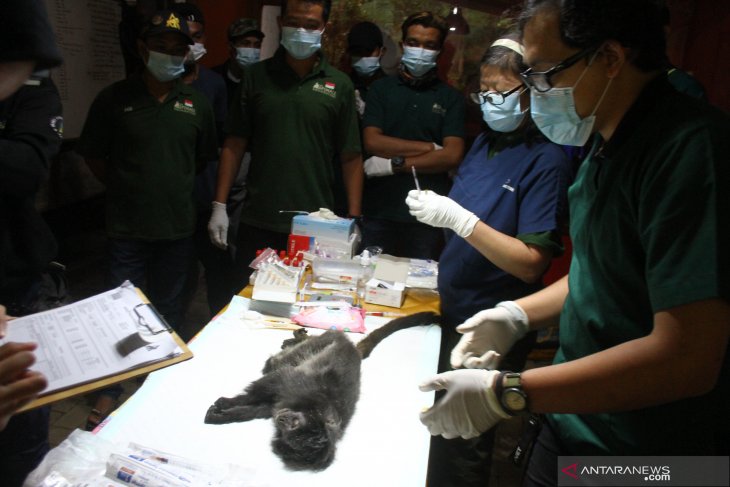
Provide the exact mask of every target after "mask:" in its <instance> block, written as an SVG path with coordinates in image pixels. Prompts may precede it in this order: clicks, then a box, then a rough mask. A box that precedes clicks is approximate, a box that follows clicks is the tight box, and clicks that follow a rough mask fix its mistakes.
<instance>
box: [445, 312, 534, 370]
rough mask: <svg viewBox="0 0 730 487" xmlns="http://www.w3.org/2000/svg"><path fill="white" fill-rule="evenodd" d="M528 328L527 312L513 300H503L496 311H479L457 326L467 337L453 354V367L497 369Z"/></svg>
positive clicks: (457, 329) (463, 338)
mask: <svg viewBox="0 0 730 487" xmlns="http://www.w3.org/2000/svg"><path fill="white" fill-rule="evenodd" d="M529 329H530V324H529V321H528V319H527V314H526V313H525V310H523V309H522V308H521V307H520V306H519V305H518V304H517V303H515V302H514V301H502V302H501V303H497V306H495V307H494V308H490V309H485V310H484V311H480V312H479V313H477V314H475V315H474V316H472V317H471V318H469V319H468V320H466V321H465V322H464V323H462V324H461V325H459V326H457V327H456V331H458V332H459V333H463V334H464V336H463V337H461V340H459V343H458V344H457V345H456V346H455V347H454V349H453V350H452V351H451V366H452V367H454V368H455V369H456V368H459V367H466V368H469V369H493V368H496V367H497V365H498V364H499V359H500V356H501V355H504V354H506V353H507V352H509V349H510V348H512V345H514V344H515V343H516V342H517V340H519V339H520V338H522V337H523V336H525V334H526V333H527V332H528V331H529Z"/></svg>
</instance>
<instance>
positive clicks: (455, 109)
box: [362, 75, 464, 222]
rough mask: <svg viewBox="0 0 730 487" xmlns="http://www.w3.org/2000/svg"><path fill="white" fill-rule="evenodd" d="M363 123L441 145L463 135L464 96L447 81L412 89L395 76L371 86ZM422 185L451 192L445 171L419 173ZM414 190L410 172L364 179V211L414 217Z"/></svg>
mask: <svg viewBox="0 0 730 487" xmlns="http://www.w3.org/2000/svg"><path fill="white" fill-rule="evenodd" d="M362 125H363V127H377V128H379V129H381V130H382V131H383V134H384V135H387V136H389V137H396V138H399V139H406V140H417V141H424V142H435V143H437V144H438V145H441V146H443V145H444V138H446V137H462V138H463V137H464V97H463V96H462V95H461V93H459V92H458V91H456V90H455V89H454V88H451V87H450V86H449V85H447V84H446V83H444V82H442V81H439V80H436V82H435V83H434V84H432V85H430V86H428V87H425V88H419V89H415V88H412V87H410V86H408V85H406V84H405V83H403V81H401V79H400V78H399V77H398V76H397V75H393V76H388V77H386V78H383V79H380V80H378V81H376V82H375V83H373V84H372V85H370V89H369V90H368V95H367V99H366V100H365V115H364V116H363V121H362ZM418 180H419V183H420V185H421V188H423V189H430V190H431V191H434V192H436V193H438V194H442V195H446V194H448V192H449V186H450V183H449V177H448V174H447V173H446V172H443V173H439V174H419V175H418ZM412 189H415V186H414V182H413V176H412V175H411V174H410V173H407V174H406V173H399V174H394V175H392V176H382V177H374V178H368V179H367V180H366V181H365V192H364V195H363V214H364V215H365V216H368V217H371V218H382V219H384V220H391V221H401V222H415V221H416V219H415V218H414V217H412V216H411V215H410V214H409V213H408V206H407V205H406V204H405V199H406V196H407V195H408V191H410V190H412Z"/></svg>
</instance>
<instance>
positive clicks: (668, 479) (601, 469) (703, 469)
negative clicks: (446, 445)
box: [558, 456, 730, 487]
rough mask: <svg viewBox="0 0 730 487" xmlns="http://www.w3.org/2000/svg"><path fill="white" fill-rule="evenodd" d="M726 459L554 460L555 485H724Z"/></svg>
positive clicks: (726, 481)
mask: <svg viewBox="0 0 730 487" xmlns="http://www.w3.org/2000/svg"><path fill="white" fill-rule="evenodd" d="M728 463H729V462H728V457H709V456H706V457H689V456H685V457H679V456H677V457H558V485H559V486H583V485H592V486H593V485H594V486H643V485H671V486H685V485H686V486H697V485H707V486H708V487H709V486H728V485H730V484H729V483H728V482H730V480H729V479H728V475H730V474H729V473H728Z"/></svg>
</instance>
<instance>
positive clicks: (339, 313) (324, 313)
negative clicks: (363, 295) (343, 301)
mask: <svg viewBox="0 0 730 487" xmlns="http://www.w3.org/2000/svg"><path fill="white" fill-rule="evenodd" d="M292 320H293V321H294V322H295V323H297V324H300V325H302V326H309V327H312V328H322V329H325V330H339V331H349V332H354V333H365V331H366V329H365V310H364V309H362V308H358V307H354V306H347V305H344V306H310V307H306V308H304V309H303V310H302V311H300V312H299V313H298V314H296V315H295V316H293V317H292Z"/></svg>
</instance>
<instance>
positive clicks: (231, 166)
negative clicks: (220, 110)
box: [215, 137, 247, 204]
mask: <svg viewBox="0 0 730 487" xmlns="http://www.w3.org/2000/svg"><path fill="white" fill-rule="evenodd" d="M246 145H247V144H246V139H243V138H241V137H226V139H225V140H224V141H223V148H222V149H221V156H220V161H219V163H218V178H217V181H216V189H215V201H217V202H219V203H223V204H226V202H227V201H228V193H229V192H230V191H231V186H233V181H234V180H235V179H236V175H237V174H238V170H239V168H240V167H241V161H242V160H243V155H244V154H245V152H246Z"/></svg>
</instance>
